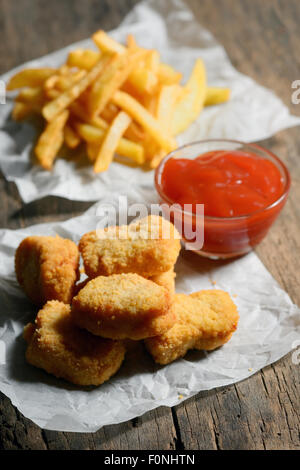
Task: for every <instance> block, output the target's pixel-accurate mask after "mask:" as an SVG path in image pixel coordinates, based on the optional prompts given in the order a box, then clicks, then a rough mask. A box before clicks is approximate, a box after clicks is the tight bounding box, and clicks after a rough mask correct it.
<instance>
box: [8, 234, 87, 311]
mask: <svg viewBox="0 0 300 470" xmlns="http://www.w3.org/2000/svg"><path fill="white" fill-rule="evenodd" d="M15 271H16V276H17V280H18V282H19V284H20V286H21V287H22V288H23V290H24V292H25V293H26V295H27V296H28V297H29V299H30V300H31V301H32V302H33V303H34V304H36V305H39V306H40V305H43V304H44V303H46V302H47V300H59V301H61V302H64V303H70V302H71V299H72V297H73V292H74V286H75V283H76V281H77V280H78V278H79V251H78V248H77V246H76V244H75V243H74V242H72V241H71V240H67V239H64V238H60V237H58V236H56V237H43V236H31V237H27V238H25V239H24V240H23V241H22V242H21V244H20V245H19V247H18V248H17V251H16V255H15Z"/></svg>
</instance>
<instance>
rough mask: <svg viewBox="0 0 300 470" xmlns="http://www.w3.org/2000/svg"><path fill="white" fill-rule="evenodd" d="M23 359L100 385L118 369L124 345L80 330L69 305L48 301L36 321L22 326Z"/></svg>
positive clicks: (81, 382) (75, 380) (83, 382)
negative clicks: (24, 344) (24, 355)
mask: <svg viewBox="0 0 300 470" xmlns="http://www.w3.org/2000/svg"><path fill="white" fill-rule="evenodd" d="M24 338H25V340H26V341H27V343H28V347H27V351H26V359H27V361H28V362H29V363H30V364H32V365H33V366H36V367H39V368H40V369H44V370H45V371H47V372H49V373H50V374H53V375H55V376H56V377H61V378H64V379H66V380H68V381H69V382H72V383H74V384H76V385H100V384H102V383H103V382H105V381H106V380H108V379H109V378H110V377H111V376H112V375H113V374H115V373H116V372H117V371H118V369H119V368H120V366H121V364H122V362H123V359H124V356H125V346H124V344H123V343H122V342H121V341H113V340H109V339H103V338H99V337H96V336H93V335H91V334H90V333H89V332H88V331H85V330H81V329H80V328H78V327H77V326H75V325H74V324H73V322H72V319H71V315H70V306H69V305H65V304H63V303H62V302H58V301H55V300H53V301H50V302H47V304H46V305H45V306H44V307H43V309H42V310H40V311H39V313H38V315H37V317H36V320H35V324H33V323H28V324H27V325H26V326H25V328H24Z"/></svg>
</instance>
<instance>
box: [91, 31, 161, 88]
mask: <svg viewBox="0 0 300 470" xmlns="http://www.w3.org/2000/svg"><path fill="white" fill-rule="evenodd" d="M93 40H94V42H95V43H96V45H97V46H98V47H99V49H100V50H101V51H102V52H110V53H116V54H119V55H124V54H126V52H127V49H126V47H124V46H123V45H122V44H119V43H118V42H117V41H115V40H114V39H112V38H110V37H109V36H108V35H107V34H106V33H105V32H104V31H102V30H100V31H98V32H97V33H95V34H94V36H93ZM127 44H128V48H129V49H132V50H134V51H137V50H139V51H140V53H144V54H143V55H144V57H145V61H146V62H147V60H148V61H149V62H150V63H151V60H152V61H153V60H154V62H155V59H153V57H152V52H153V51H147V50H146V49H143V48H140V47H138V46H137V44H136V41H135V39H134V37H133V36H132V35H128V37H127ZM149 56H150V58H149ZM147 57H148V59H147ZM152 65H153V64H152ZM128 81H129V82H130V84H131V85H132V86H133V87H134V88H135V89H136V90H137V92H139V93H151V91H152V90H153V88H154V87H155V86H156V85H157V82H158V80H157V77H156V75H155V74H154V71H152V70H151V68H150V69H149V68H147V67H146V65H145V64H142V66H141V67H139V68H138V69H137V70H132V71H131V73H130V75H129V77H128Z"/></svg>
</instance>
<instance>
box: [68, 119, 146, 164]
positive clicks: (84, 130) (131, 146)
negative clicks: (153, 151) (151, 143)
mask: <svg viewBox="0 0 300 470" xmlns="http://www.w3.org/2000/svg"><path fill="white" fill-rule="evenodd" d="M75 129H76V131H77V132H78V134H79V135H80V137H82V139H83V140H85V141H86V142H87V143H88V144H92V145H91V146H93V145H94V146H98V148H99V147H100V145H101V143H102V141H103V139H104V137H105V131H104V130H102V129H99V128H97V127H95V126H92V125H90V124H84V123H76V124H75ZM117 153H118V154H119V155H121V156H123V157H127V158H129V159H130V160H133V161H134V162H136V163H137V164H139V165H142V164H143V163H144V162H145V151H144V148H143V146H142V145H140V144H138V143H136V142H132V141H130V140H128V139H125V138H124V137H122V138H121V139H120V140H119V143H118V147H117Z"/></svg>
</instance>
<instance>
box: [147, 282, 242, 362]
mask: <svg viewBox="0 0 300 470" xmlns="http://www.w3.org/2000/svg"><path fill="white" fill-rule="evenodd" d="M174 308H175V315H176V317H177V320H176V323H175V325H174V326H173V327H172V328H171V329H170V330H169V331H167V332H166V333H163V334H162V335H160V336H157V337H155V338H150V339H147V340H146V341H145V344H146V348H147V349H148V351H149V352H150V354H151V355H152V356H153V358H154V360H155V361H156V362H158V363H159V364H169V363H170V362H173V361H175V360H176V359H178V358H179V357H183V356H184V355H185V354H186V352H187V351H188V350H189V349H199V350H202V349H203V350H208V351H210V350H213V349H216V348H218V347H219V346H222V345H223V344H225V343H226V342H227V341H229V339H230V338H231V335H232V333H233V332H234V331H235V330H236V328H237V324H238V319H239V315H238V312H237V308H236V306H235V304H234V303H233V301H232V300H231V298H230V296H229V294H228V293H227V292H223V291H221V290H204V291H201V292H196V293H194V294H191V295H184V294H176V295H175V300H174Z"/></svg>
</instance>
